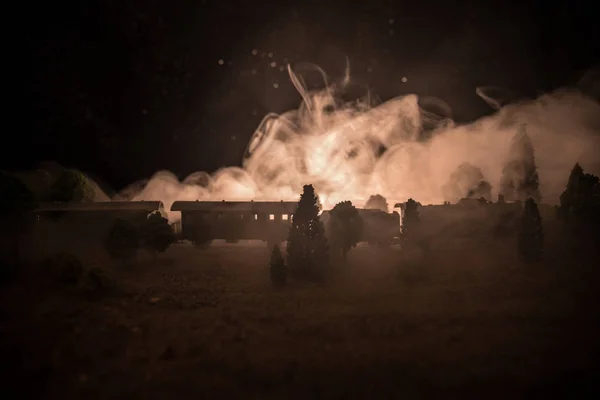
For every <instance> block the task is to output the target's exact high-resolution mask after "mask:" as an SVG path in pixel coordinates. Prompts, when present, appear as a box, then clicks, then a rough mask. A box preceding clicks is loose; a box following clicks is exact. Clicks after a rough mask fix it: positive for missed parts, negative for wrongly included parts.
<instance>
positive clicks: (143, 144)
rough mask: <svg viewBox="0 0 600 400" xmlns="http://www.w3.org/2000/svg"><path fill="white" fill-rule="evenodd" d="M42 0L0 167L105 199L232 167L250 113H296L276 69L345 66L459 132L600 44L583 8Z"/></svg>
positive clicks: (571, 68)
mask: <svg viewBox="0 0 600 400" xmlns="http://www.w3.org/2000/svg"><path fill="white" fill-rule="evenodd" d="M46 3H48V4H46V5H42V6H37V5H36V7H37V8H36V10H35V13H33V14H32V16H31V17H29V18H28V19H27V23H26V25H27V27H28V28H27V27H26V29H24V30H23V31H24V32H25V33H24V34H23V35H24V36H23V38H24V40H25V44H24V46H23V48H24V49H25V56H24V57H23V60H24V62H25V67H24V71H25V72H26V74H25V76H24V77H23V80H22V82H21V85H20V86H21V87H22V89H21V95H22V96H23V98H24V101H23V102H21V103H20V104H22V105H23V106H24V109H25V114H26V117H25V118H23V121H22V123H21V125H22V126H21V128H20V132H21V134H19V135H17V136H18V137H17V138H16V139H14V140H16V142H17V144H16V148H15V146H10V147H9V146H4V147H5V152H6V151H7V150H9V153H12V155H13V158H14V155H15V154H18V155H19V156H20V157H21V158H20V160H19V161H15V162H12V164H11V163H10V162H8V161H7V160H8V158H7V157H4V158H3V160H4V161H5V163H6V164H11V165H6V167H12V168H27V167H31V166H33V165H35V164H36V163H37V161H39V160H55V161H58V162H59V163H61V164H64V165H66V166H70V167H77V168H80V169H82V170H84V171H86V172H89V173H92V174H93V175H96V176H101V177H103V178H104V179H105V180H107V181H108V182H110V184H111V185H112V186H114V187H117V188H118V187H122V186H124V185H125V184H127V183H129V182H131V181H134V180H137V179H140V178H144V177H148V176H150V175H151V174H152V173H153V172H155V171H156V170H158V169H169V170H171V171H173V172H175V173H176V174H178V175H179V176H180V177H184V176H186V175H187V174H189V173H191V172H193V171H197V170H208V171H211V170H214V169H216V168H218V167H220V166H224V165H236V164H239V163H240V161H241V158H242V155H243V152H244V150H245V146H246V143H247V141H248V139H249V137H250V136H251V134H252V133H253V130H254V128H255V127H256V126H257V125H258V123H259V122H260V120H261V117H262V116H263V115H264V114H266V113H267V112H269V111H275V112H282V111H285V110H288V109H292V108H296V107H297V105H298V104H299V102H300V97H299V96H298V95H297V93H296V92H295V90H294V89H293V87H292V85H291V83H290V82H289V79H288V77H287V73H286V72H282V71H280V70H279V65H280V64H283V63H284V61H285V60H284V58H285V59H287V60H289V61H290V62H298V61H308V62H315V63H317V64H319V65H320V66H321V67H323V68H324V69H325V70H326V71H327V72H328V73H330V74H331V75H334V76H336V75H337V76H339V75H340V74H341V73H342V72H343V67H344V62H345V60H344V56H345V55H348V56H349V58H350V62H351V68H352V73H353V76H354V77H355V78H356V80H357V81H359V82H362V83H365V84H368V85H369V87H371V88H372V89H373V91H374V92H375V93H377V94H378V95H379V96H380V97H381V98H383V99H386V98H390V97H392V96H395V95H400V94H404V93H410V92H413V93H417V94H419V95H434V96H438V97H440V98H442V99H444V100H445V101H447V102H448V103H449V104H450V105H451V106H452V108H453V110H454V116H455V118H456V119H457V120H459V121H468V120H472V119H474V118H477V117H479V116H481V115H483V114H485V113H489V112H491V110H490V109H489V108H488V107H487V106H486V105H485V104H484V103H483V101H482V100H481V99H479V98H478V97H477V96H476V95H475V87H476V86H479V85H494V86H500V87H505V88H509V89H512V90H514V91H516V92H518V93H520V94H522V95H525V96H534V95H535V94H536V93H539V92H540V91H545V90H549V89H552V88H556V87H559V86H563V85H567V84H573V83H575V82H576V81H577V80H578V78H579V77H580V76H581V74H582V73H583V72H585V70H586V69H588V68H590V67H592V66H593V65H594V64H595V63H596V62H597V61H598V48H599V47H598V39H595V38H598V37H600V32H599V30H598V26H599V24H598V21H597V19H594V15H596V14H595V13H594V12H593V3H594V2H590V1H588V2H585V3H584V2H566V1H563V2H547V1H538V2H533V1H522V2H506V1H480V2H475V1H464V2H426V1H410V2H406V1H401V0H398V1H393V0H370V1H366V2H364V1H363V2H348V1H344V2H342V1H335V0H334V1H316V0H307V1H303V2H291V1H287V0H283V1H277V2H275V1H270V0H269V1H263V2H256V1H244V0H235V1H227V0H222V1H208V0H206V1H201V0H196V1H193V0H173V1H169V2H166V1H160V0H123V1H116V0H90V1H85V2H81V1H79V2H75V1H65V2H61V3H55V2H53V3H49V2H46ZM294 3H297V4H294ZM554 3H556V5H553V6H550V5H549V4H554ZM567 3H568V5H567ZM58 4H60V5H58ZM444 4H445V5H444ZM510 4H519V6H518V7H513V6H510ZM561 4H562V5H561ZM584 4H588V5H584ZM31 7H33V6H31ZM29 13H31V11H29ZM391 20H393V21H391ZM391 30H393V32H390V31H391ZM594 39H595V41H594ZM253 49H257V50H258V54H257V55H253V53H252V50H253ZM269 52H271V53H273V54H272V56H273V57H272V58H269V54H268V53H269ZM263 53H264V54H263ZM261 55H262V57H261ZM220 59H222V60H223V64H224V65H219V60H220ZM270 62H275V63H276V67H274V68H273V67H271V66H270V64H269V63H270ZM253 70H254V73H253ZM369 71H370V72H369ZM402 76H406V77H408V82H407V83H406V84H403V83H402V82H401V77H402ZM275 82H277V83H278V84H279V87H278V88H274V87H273V83H275ZM233 137H235V139H233ZM11 140H12V139H11Z"/></svg>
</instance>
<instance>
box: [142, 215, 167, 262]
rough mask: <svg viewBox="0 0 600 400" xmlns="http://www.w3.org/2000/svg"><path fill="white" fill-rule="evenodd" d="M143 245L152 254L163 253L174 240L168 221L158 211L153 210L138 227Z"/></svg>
mask: <svg viewBox="0 0 600 400" xmlns="http://www.w3.org/2000/svg"><path fill="white" fill-rule="evenodd" d="M140 232H141V237H142V242H143V246H144V248H145V249H146V250H148V251H150V252H151V253H152V254H153V255H156V254H157V253H164V252H165V251H166V250H167V249H168V248H169V246H170V245H171V244H172V243H173V242H174V241H175V234H174V233H173V229H172V228H171V225H169V221H168V220H167V219H166V218H164V217H163V216H162V215H161V214H160V212H158V211H156V212H153V213H152V214H150V215H149V216H148V218H146V220H145V221H144V222H143V223H142V226H141V228H140Z"/></svg>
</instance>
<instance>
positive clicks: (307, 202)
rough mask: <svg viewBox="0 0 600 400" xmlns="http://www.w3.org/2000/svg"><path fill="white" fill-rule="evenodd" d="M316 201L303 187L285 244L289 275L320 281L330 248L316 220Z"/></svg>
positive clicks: (317, 217)
mask: <svg viewBox="0 0 600 400" xmlns="http://www.w3.org/2000/svg"><path fill="white" fill-rule="evenodd" d="M318 201H319V199H318V197H317V195H316V193H315V189H314V188H313V186H312V185H305V186H304V190H303V192H302V195H301V196H300V201H299V202H298V208H297V209H296V212H295V213H294V215H293V217H292V223H291V224H290V230H289V234H288V242H287V255H288V265H289V267H290V271H291V272H292V273H293V274H294V275H296V276H297V277H299V278H305V279H310V280H315V279H322V278H323V277H324V272H325V270H326V269H327V267H328V266H329V247H328V244H327V238H326V237H325V228H324V226H323V222H322V221H321V218H320V217H319V205H318Z"/></svg>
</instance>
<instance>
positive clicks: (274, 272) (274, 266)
mask: <svg viewBox="0 0 600 400" xmlns="http://www.w3.org/2000/svg"><path fill="white" fill-rule="evenodd" d="M269 272H270V274H271V282H273V284H275V285H283V284H285V282H286V281H287V267H286V265H285V261H284V259H283V254H281V249H280V248H279V245H277V244H276V245H274V246H273V251H272V252H271V262H270V263H269Z"/></svg>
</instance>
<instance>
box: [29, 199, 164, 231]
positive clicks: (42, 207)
mask: <svg viewBox="0 0 600 400" xmlns="http://www.w3.org/2000/svg"><path fill="white" fill-rule="evenodd" d="M156 211H158V212H161V213H164V205H163V203H162V202H161V201H103V202H89V203H79V202H66V203H63V202H48V203H39V204H38V206H37V208H36V209H35V210H34V216H35V221H36V225H37V226H38V227H42V226H46V227H50V228H57V227H62V228H63V229H67V230H69V231H73V232H76V233H77V234H78V235H80V236H82V237H93V238H98V237H101V236H102V235H104V234H105V233H106V232H107V231H108V229H109V228H110V226H111V225H112V224H113V223H114V221H115V220H116V219H117V218H123V219H129V220H132V221H133V220H136V219H139V218H144V217H146V216H148V214H150V213H153V212H156Z"/></svg>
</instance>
